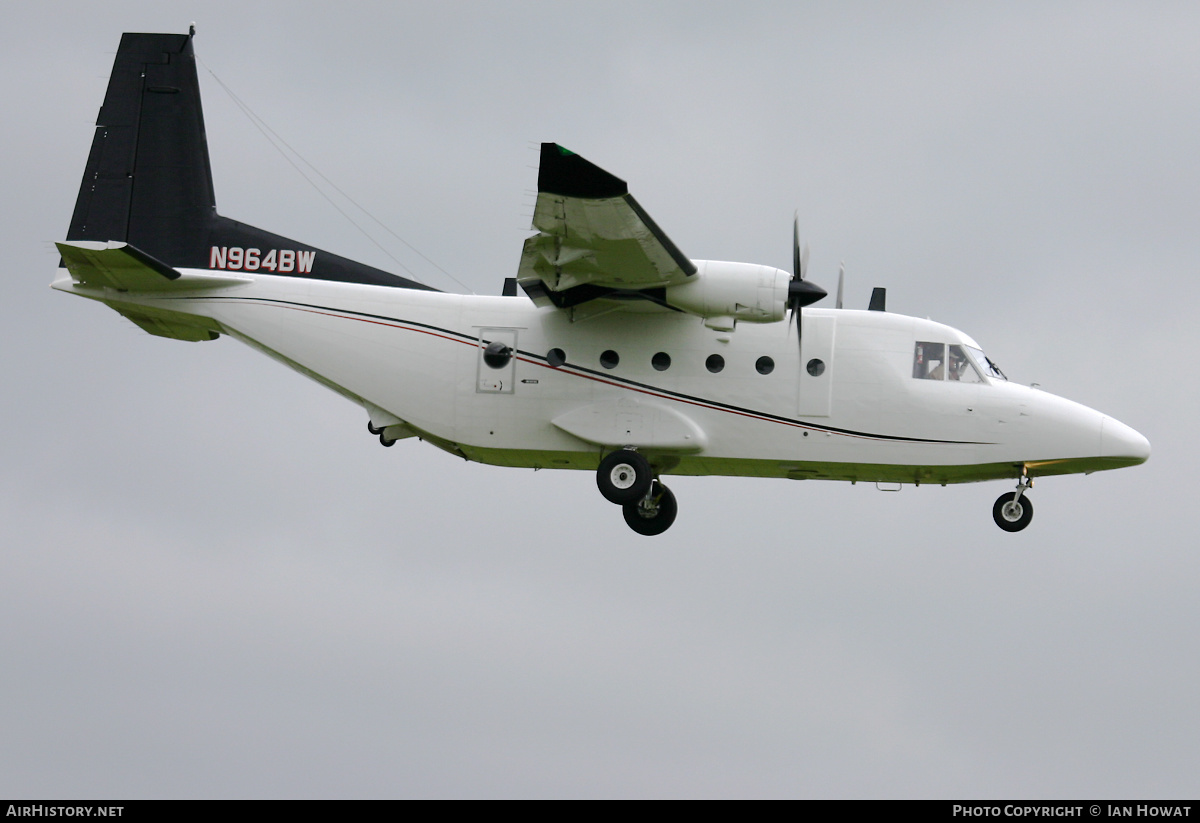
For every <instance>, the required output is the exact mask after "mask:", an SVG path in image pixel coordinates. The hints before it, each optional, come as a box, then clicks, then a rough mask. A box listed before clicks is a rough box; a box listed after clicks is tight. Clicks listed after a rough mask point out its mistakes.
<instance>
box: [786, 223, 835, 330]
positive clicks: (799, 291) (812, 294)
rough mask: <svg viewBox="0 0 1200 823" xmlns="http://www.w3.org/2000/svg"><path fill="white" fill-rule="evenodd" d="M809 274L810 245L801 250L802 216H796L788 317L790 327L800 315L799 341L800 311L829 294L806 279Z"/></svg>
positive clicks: (801, 319) (793, 227) (793, 233)
mask: <svg viewBox="0 0 1200 823" xmlns="http://www.w3.org/2000/svg"><path fill="white" fill-rule="evenodd" d="M807 272H808V244H807V243H805V244H804V249H803V251H802V250H801V249H800V215H796V217H795V219H794V220H793V221H792V282H790V283H788V308H789V309H790V310H791V314H790V315H789V316H788V326H791V323H792V318H794V317H796V316H797V315H800V317H799V319H797V321H796V337H797V339H800V338H802V337H803V336H804V328H803V322H802V321H803V315H802V314H800V309H802V308H804V307H805V306H811V305H812V304H813V303H816V302H817V301H818V300H820V299H821V298H822V297H824V296H825V295H826V294H828V292H826V291H825V289H823V288H821V287H820V286H818V285H817V284H816V283H813V282H811V281H809V280H805V279H804V275H805V274H806V273H807Z"/></svg>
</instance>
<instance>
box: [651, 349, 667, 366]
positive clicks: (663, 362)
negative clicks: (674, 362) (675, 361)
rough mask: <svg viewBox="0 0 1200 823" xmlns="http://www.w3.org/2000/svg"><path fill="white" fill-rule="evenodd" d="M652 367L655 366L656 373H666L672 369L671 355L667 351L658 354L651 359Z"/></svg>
mask: <svg viewBox="0 0 1200 823" xmlns="http://www.w3.org/2000/svg"><path fill="white" fill-rule="evenodd" d="M650 365H651V366H653V367H654V368H655V370H656V371H666V370H667V369H669V368H671V355H669V354H667V353H666V352H665V351H660V352H659V353H658V354H656V355H654V356H653V357H651V358H650Z"/></svg>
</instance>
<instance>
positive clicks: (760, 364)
mask: <svg viewBox="0 0 1200 823" xmlns="http://www.w3.org/2000/svg"><path fill="white" fill-rule="evenodd" d="M754 368H756V369H758V373H759V374H770V373H771V372H773V371H775V361H774V360H772V359H771V358H769V357H767V356H766V355H765V354H764V355H763V356H762V357H760V358H758V360H755V361H754Z"/></svg>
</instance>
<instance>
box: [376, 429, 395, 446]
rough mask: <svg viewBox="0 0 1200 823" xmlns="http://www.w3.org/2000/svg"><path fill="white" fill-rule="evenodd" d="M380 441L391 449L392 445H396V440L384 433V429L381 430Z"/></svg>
mask: <svg viewBox="0 0 1200 823" xmlns="http://www.w3.org/2000/svg"><path fill="white" fill-rule="evenodd" d="M379 442H380V443H382V444H383V445H385V446H387V447H388V448H389V449H390V448H391V447H392V446H394V445H396V441H395V440H391V439H390V438H388V436H387V435H386V434H384V433H383V430H382V429H380V430H379Z"/></svg>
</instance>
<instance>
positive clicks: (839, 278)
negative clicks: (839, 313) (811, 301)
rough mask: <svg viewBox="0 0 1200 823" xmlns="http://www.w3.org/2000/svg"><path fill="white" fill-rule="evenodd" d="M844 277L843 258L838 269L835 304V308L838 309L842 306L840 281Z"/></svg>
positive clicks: (844, 265)
mask: <svg viewBox="0 0 1200 823" xmlns="http://www.w3.org/2000/svg"><path fill="white" fill-rule="evenodd" d="M845 279H846V261H845V260H843V261H842V265H841V268H839V269H838V292H837V306H836V307H835V308H839V309H840V308H841V307H842V283H843V281H845Z"/></svg>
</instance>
